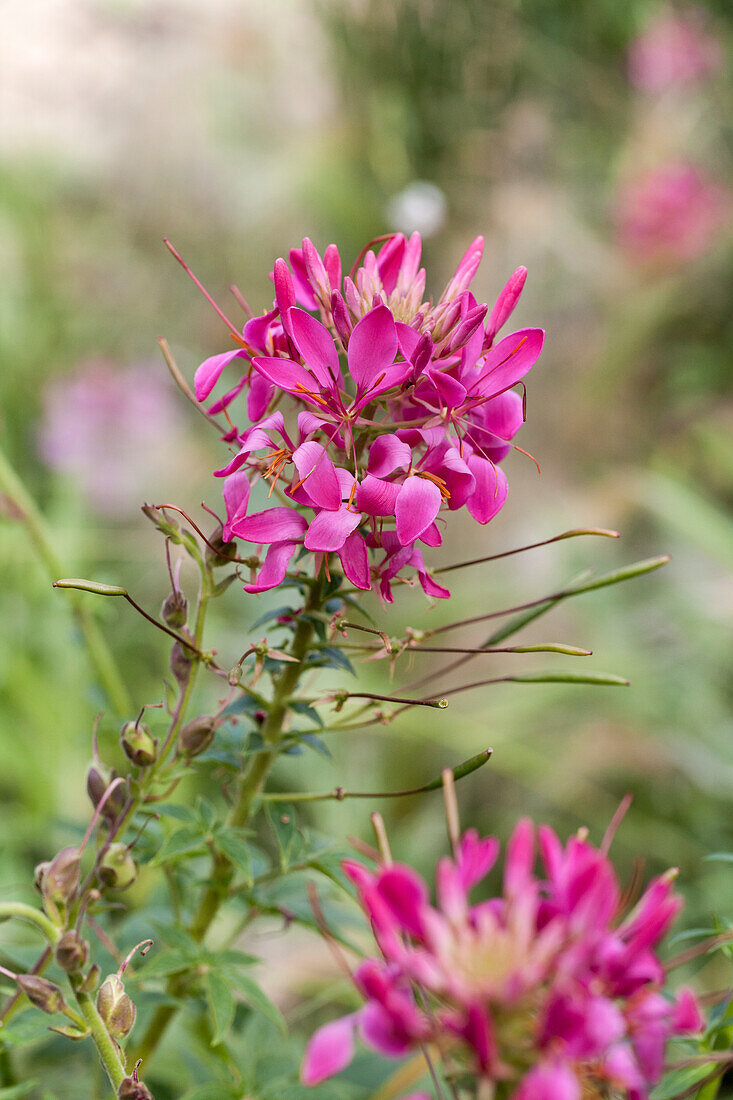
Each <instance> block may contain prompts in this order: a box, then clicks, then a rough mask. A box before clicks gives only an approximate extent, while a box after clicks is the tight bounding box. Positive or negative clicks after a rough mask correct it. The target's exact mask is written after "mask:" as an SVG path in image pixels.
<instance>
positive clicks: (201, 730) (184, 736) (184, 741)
mask: <svg viewBox="0 0 733 1100" xmlns="http://www.w3.org/2000/svg"><path fill="white" fill-rule="evenodd" d="M216 726H217V722H216V719H215V718H211V717H208V716H207V715H205V714H202V715H201V716H200V717H199V718H194V719H193V721H191V722H187V723H186V725H185V726H184V727H183V729H182V730H181V732H180V734H179V735H178V747H179V749H180V751H181V753H182V754H183V755H184V756H188V757H191V756H198V755H199V753H202V752H204V751H205V750H206V749H208V747H209V745H210V744H211V742H212V741H213V740H214V734H215V732H216Z"/></svg>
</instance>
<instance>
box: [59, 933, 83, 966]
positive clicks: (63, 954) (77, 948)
mask: <svg viewBox="0 0 733 1100" xmlns="http://www.w3.org/2000/svg"><path fill="white" fill-rule="evenodd" d="M88 958H89V944H88V943H87V942H86V940H83V939H82V938H81V936H80V935H79V933H78V932H77V931H75V929H73V928H72V929H70V930H69V931H68V932H64V934H63V936H62V937H61V939H60V940H59V942H58V943H57V944H56V962H57V963H58V964H59V966H60V967H61V969H62V970H65V971H66V973H67V974H76V973H77V972H78V971H79V970H82V969H83V967H84V966H86V962H87V959H88Z"/></svg>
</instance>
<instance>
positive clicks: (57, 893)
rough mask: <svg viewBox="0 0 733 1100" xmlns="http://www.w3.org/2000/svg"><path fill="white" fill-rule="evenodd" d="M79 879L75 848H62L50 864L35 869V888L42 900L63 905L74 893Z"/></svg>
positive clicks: (40, 864) (77, 856)
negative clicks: (39, 892)
mask: <svg viewBox="0 0 733 1100" xmlns="http://www.w3.org/2000/svg"><path fill="white" fill-rule="evenodd" d="M80 877H81V858H80V856H79V850H78V849H77V848H62V849H61V851H60V852H59V854H58V855H56V856H54V858H53V859H52V860H51V861H50V862H46V863H39V864H38V866H37V867H36V872H35V881H36V886H37V887H38V889H39V890H40V891H41V894H42V895H43V897H44V900H47V901H51V902H52V903H53V904H54V905H65V904H66V902H68V901H69V900H70V899H71V898H72V897H73V896H74V894H75V893H76V890H77V887H78V886H79V879H80Z"/></svg>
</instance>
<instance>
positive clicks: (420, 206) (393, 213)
mask: <svg viewBox="0 0 733 1100" xmlns="http://www.w3.org/2000/svg"><path fill="white" fill-rule="evenodd" d="M447 211H448V203H447V200H446V197H445V194H444V193H443V192H442V191H441V189H440V188H439V187H438V186H437V185H436V184H434V183H430V182H429V181H428V180H415V181H414V183H410V184H408V186H407V187H405V189H404V190H403V191H400V192H399V194H397V195H395V196H394V197H393V198H392V199H390V201H389V204H388V206H387V217H388V218H389V221H390V222H391V224H392V225H393V226H394V228H395V229H398V230H400V232H402V233H420V235H421V236H422V237H423V238H426V237H432V235H433V234H434V233H437V232H438V230H439V229H440V228H441V227H442V225H443V223H444V222H445V216H446V213H447Z"/></svg>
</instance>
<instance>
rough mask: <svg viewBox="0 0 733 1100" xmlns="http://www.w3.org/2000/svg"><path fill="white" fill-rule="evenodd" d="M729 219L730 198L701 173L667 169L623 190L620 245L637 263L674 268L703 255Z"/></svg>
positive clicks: (680, 165) (687, 167)
mask: <svg viewBox="0 0 733 1100" xmlns="http://www.w3.org/2000/svg"><path fill="white" fill-rule="evenodd" d="M729 215H730V199H729V197H728V195H727V194H726V193H725V191H724V190H723V189H722V188H721V187H719V186H718V185H717V184H715V183H713V182H712V181H711V180H709V179H708V178H707V177H706V176H705V175H704V174H703V173H702V172H701V171H700V169H698V168H696V167H695V166H694V165H692V164H688V163H685V162H674V163H672V164H665V165H662V166H661V167H659V168H655V169H653V170H652V171H650V172H647V173H646V174H644V175H643V176H641V177H639V178H638V179H633V180H630V181H629V182H627V183H626V184H624V185H623V186H622V188H621V190H620V192H619V195H618V200H617V213H616V216H617V225H618V235H619V241H620V243H621V245H622V247H623V248H624V250H625V251H626V252H627V254H628V255H629V257H630V258H631V259H632V260H633V261H634V262H636V263H647V264H652V265H661V266H676V265H677V264H680V263H684V262H685V261H687V260H693V259H695V258H696V257H697V256H700V255H701V254H702V253H703V252H705V251H706V249H707V248H709V247H710V245H711V243H712V242H713V239H714V238H715V236H716V234H717V233H718V232H719V231H720V230H721V228H723V227H724V226H725V224H726V223H727V221H728V220H729Z"/></svg>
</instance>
